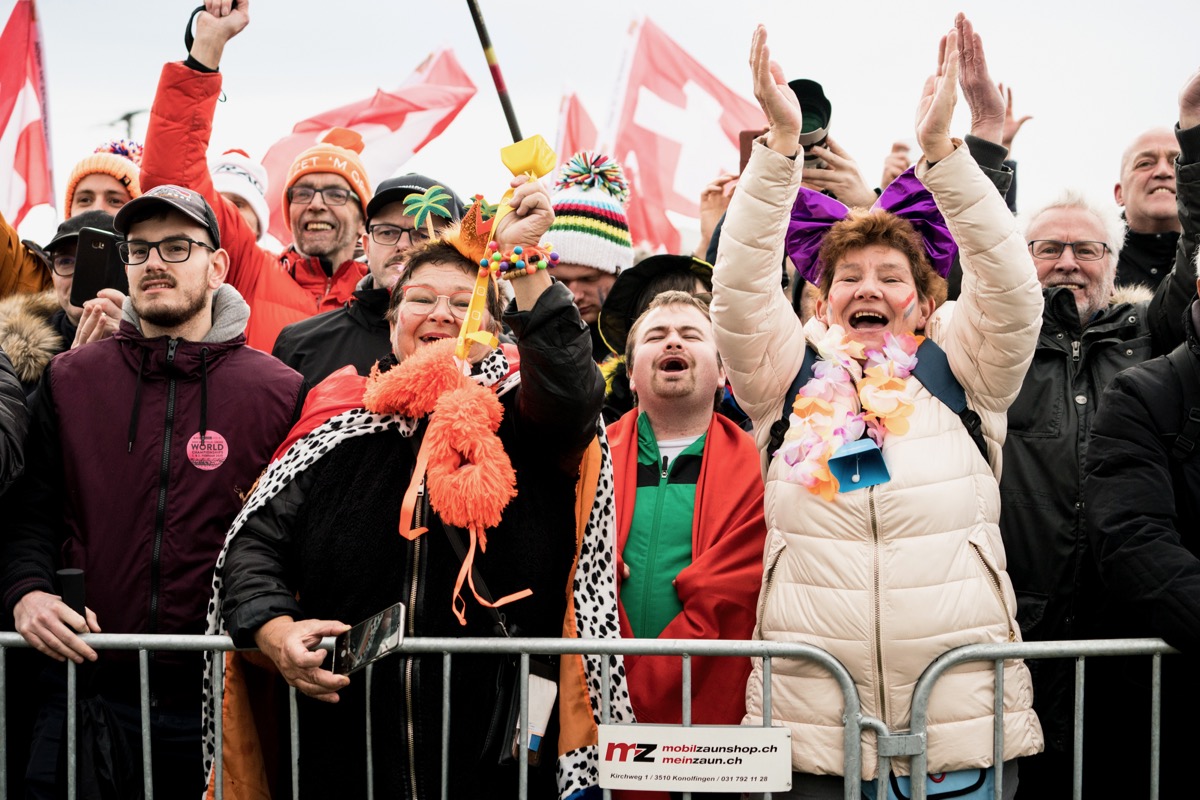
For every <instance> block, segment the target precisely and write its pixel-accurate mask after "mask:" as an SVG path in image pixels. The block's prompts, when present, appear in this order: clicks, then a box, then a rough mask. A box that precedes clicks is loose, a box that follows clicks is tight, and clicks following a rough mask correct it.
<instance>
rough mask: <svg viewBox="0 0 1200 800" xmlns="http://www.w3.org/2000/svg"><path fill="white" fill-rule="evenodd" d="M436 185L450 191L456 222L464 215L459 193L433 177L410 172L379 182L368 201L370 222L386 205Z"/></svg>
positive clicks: (421, 192)
mask: <svg viewBox="0 0 1200 800" xmlns="http://www.w3.org/2000/svg"><path fill="white" fill-rule="evenodd" d="M434 186H440V187H442V188H443V189H445V190H446V191H447V192H449V193H450V198H451V202H450V214H451V215H452V216H453V217H454V221H455V222H458V221H459V220H461V219H462V215H463V204H462V200H460V199H458V195H457V194H455V192H454V190H453V189H451V188H450V187H449V186H447V185H446V184H444V183H442V182H441V181H435V180H434V179H433V178H429V177H426V176H425V175H418V174H417V173H415V172H410V173H408V174H407V175H401V176H400V177H398V178H388V179H387V180H386V181H384V182H383V183H381V184H379V186H378V188H376V189H375V194H374V195H373V196H372V197H371V202H369V203H367V221H368V222H370V221H371V218H372V217H374V216H375V215H376V214H378V213H379V212H380V211H383V207H384V206H389V205H391V204H392V203H398V202H400V201H401V200H404V199H405V198H406V197H408V196H409V195H410V194H425V192H427V191H428V190H429V189H430V188H432V187H434Z"/></svg>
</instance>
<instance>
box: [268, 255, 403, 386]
mask: <svg viewBox="0 0 1200 800" xmlns="http://www.w3.org/2000/svg"><path fill="white" fill-rule="evenodd" d="M389 297H390V294H389V292H388V290H387V289H377V288H375V284H374V283H373V282H372V281H371V278H370V276H368V277H367V278H366V279H364V280H363V281H362V282H361V283H359V289H358V290H357V291H355V292H354V299H353V300H351V301H350V302H348V303H346V304H345V305H344V306H342V307H341V308H339V309H336V310H334V311H326V312H325V313H324V314H318V315H317V316H315V317H310V318H309V319H305V320H301V321H299V322H293V323H292V324H291V325H288V326H287V327H285V328H284V329H283V330H282V331H280V333H279V336H278V338H276V339H275V347H274V349H273V350H272V351H271V352H272V355H274V356H275V357H276V358H278V359H279V360H280V361H282V362H283V363H285V364H287V365H288V366H289V367H291V368H292V369H294V370H296V371H297V372H299V373H300V374H301V375H303V376H304V379H305V380H306V381H307V382H308V384H309V386H315V385H317V384H318V383H320V382H321V381H323V380H325V378H327V377H328V376H329V375H330V374H332V373H333V372H335V371H336V370H339V369H341V368H342V367H344V366H346V365H347V364H348V365H350V366H352V367H354V369H355V370H356V371H357V372H358V374H359V375H366V374H367V373H369V372H370V371H371V367H372V366H374V365H375V362H376V361H378V360H379V359H381V358H383V357H384V356H386V355H387V354H388V353H389V352H391V349H392V345H391V342H390V341H389V339H388V323H387V320H386V319H385V318H384V317H385V315H386V314H387V307H388V298H389Z"/></svg>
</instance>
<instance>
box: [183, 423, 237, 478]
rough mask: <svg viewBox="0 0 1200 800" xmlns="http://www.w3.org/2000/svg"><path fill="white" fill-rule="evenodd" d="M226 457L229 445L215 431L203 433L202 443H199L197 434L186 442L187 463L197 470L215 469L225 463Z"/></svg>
mask: <svg viewBox="0 0 1200 800" xmlns="http://www.w3.org/2000/svg"><path fill="white" fill-rule="evenodd" d="M228 456H229V443H228V442H226V441H225V437H224V436H222V435H221V434H219V433H217V432H216V431H205V433H204V439H203V441H201V439H200V434H199V433H197V434H195V435H194V436H192V438H191V439H189V440H188V443H187V457H188V461H191V462H192V464H193V466H195V467H197V468H199V469H203V470H209V469H216V468H217V467H219V466H221V465H222V464H224V463H225V459H226V458H227V457H228Z"/></svg>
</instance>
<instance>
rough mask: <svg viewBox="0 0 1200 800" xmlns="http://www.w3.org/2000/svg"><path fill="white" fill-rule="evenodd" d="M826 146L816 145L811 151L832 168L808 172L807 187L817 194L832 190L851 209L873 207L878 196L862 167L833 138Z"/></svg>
mask: <svg viewBox="0 0 1200 800" xmlns="http://www.w3.org/2000/svg"><path fill="white" fill-rule="evenodd" d="M825 143H826V145H827V146H826V147H817V146H815V145H814V146H813V147H812V149H811V150H810V151H809V152H811V153H813V154H814V155H816V156H819V157H820V158H821V160H822V161H824V162H825V164H826V166H827V167H828V169H805V170H804V185H805V186H808V187H809V188H813V189H816V190H817V191H825V190H829V191H830V192H833V196H834V197H836V198H837V199H838V200H840V201H841V202H843V203H845V204H846V205H848V206H851V207H858V208H870V207H871V206H872V205H874V203H875V199H876V194H875V191H874V190H873V189H871V187H869V186H867V182H866V181H864V180H863V176H862V173H861V172H859V171H858V164H857V163H855V161H854V159H853V158H851V157H850V154H849V153H847V152H846V151H845V150H843V149H842V147H841V145H839V144H838V143H837V142H835V141H834V140H833V137H829V138H828V139H827V140H826V142H825Z"/></svg>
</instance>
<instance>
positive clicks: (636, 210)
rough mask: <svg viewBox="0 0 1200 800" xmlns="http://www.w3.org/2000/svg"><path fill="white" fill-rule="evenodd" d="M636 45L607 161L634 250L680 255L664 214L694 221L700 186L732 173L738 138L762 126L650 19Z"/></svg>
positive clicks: (752, 109) (754, 109) (754, 111)
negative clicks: (616, 175) (620, 177)
mask: <svg viewBox="0 0 1200 800" xmlns="http://www.w3.org/2000/svg"><path fill="white" fill-rule="evenodd" d="M634 39H635V44H634V48H633V54H632V56H631V57H630V61H629V70H628V71H629V80H628V83H627V84H626V88H625V97H624V99H623V101H622V102H621V105H620V107H619V108H620V114H619V117H618V118H617V128H616V135H615V137H614V142H615V144H614V146H613V152H612V156H613V158H615V159H616V160H617V161H619V162H621V165H622V166H623V167H624V168H625V176H626V178H628V180H629V183H630V197H629V204H628V206H627V207H626V212H627V214H628V216H629V232H630V234H631V235H632V236H633V244H634V246H635V247H636V246H639V245H640V246H647V247H650V248H651V249H655V250H664V249H665V250H666V251H667V252H670V253H678V252H679V250H680V237H679V231H678V230H676V228H675V225H674V224H673V223H672V221H671V219H670V217H668V215H667V212H673V213H675V214H678V215H680V216H682V217H690V218H692V219H699V217H700V192H701V190H702V189H703V188H704V186H705V184H707V183H708V182H709V181H711V180H712V179H713V178H715V177H716V176H717V175H720V174H721V173H726V172H732V173H736V172H737V171H738V162H739V149H738V137H739V134H740V133H741V132H742V131H743V130H756V129H757V130H761V129H763V128H765V127H766V126H767V125H766V120H765V118H764V117H763V114H762V111H761V110H760V109H759V107H758V105H757V104H755V103H753V102H751V101H749V100H746V99H745V98H743V97H742V96H740V95H738V94H736V93H734V92H733V91H732V90H730V89H729V87H727V86H725V84H723V83H721V81H719V80H718V79H717V78H716V76H714V75H713V74H712V73H711V72H709V71H708V70H707V69H705V68H704V66H703V65H702V64H701V63H700V62H699V61H697V60H696V59H694V58H692V56H690V55H689V54H688V53H687V52H686V51H685V50H684V49H683V48H681V47H680V46H679V45H678V44H677V43H676V42H675V41H674V40H672V39H671V38H670V37H669V36H667V34H666V33H664V32H663V30H662V29H661V28H659V27H658V26H657V25H655V24H654V23H653V22H651V21H650V20H649V19H645V20H642V22H641V24H640V25H639V26H638V29H637V31H636V32H635V33H634ZM746 79H747V81H749V75H747V76H746Z"/></svg>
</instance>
